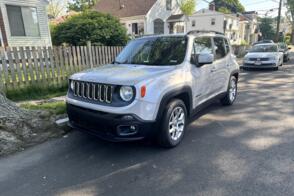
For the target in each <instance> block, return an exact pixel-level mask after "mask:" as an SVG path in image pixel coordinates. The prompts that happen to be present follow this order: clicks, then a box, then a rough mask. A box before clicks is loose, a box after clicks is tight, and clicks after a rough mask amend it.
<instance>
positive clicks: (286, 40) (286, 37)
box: [285, 35, 291, 45]
mask: <svg viewBox="0 0 294 196" xmlns="http://www.w3.org/2000/svg"><path fill="white" fill-rule="evenodd" d="M285 42H286V44H288V45H290V44H291V35H286V36H285Z"/></svg>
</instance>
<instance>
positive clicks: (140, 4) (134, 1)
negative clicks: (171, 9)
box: [94, 0, 157, 18]
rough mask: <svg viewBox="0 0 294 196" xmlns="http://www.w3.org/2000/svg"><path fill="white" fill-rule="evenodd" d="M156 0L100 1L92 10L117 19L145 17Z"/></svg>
mask: <svg viewBox="0 0 294 196" xmlns="http://www.w3.org/2000/svg"><path fill="white" fill-rule="evenodd" d="M156 1H157V0H100V1H99V2H98V3H97V4H96V5H95V6H94V9H95V10H96V11H98V12H102V13H109V14H111V15H114V16H117V17H119V18H124V17H131V16H140V15H146V14H147V13H148V11H149V10H150V9H151V8H152V6H153V5H154V3H155V2H156Z"/></svg>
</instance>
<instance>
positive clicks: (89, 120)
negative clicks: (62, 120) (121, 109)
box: [67, 104, 156, 142]
mask: <svg viewBox="0 0 294 196" xmlns="http://www.w3.org/2000/svg"><path fill="white" fill-rule="evenodd" d="M67 113H68V117H69V126H70V127H72V128H74V129H76V130H79V131H82V132H86V133H89V134H91V135H94V136H97V137H99V138H101V139H104V140H108V141H113V142H123V141H134V140H142V139H144V138H148V137H152V136H153V135H154V134H155V130H156V126H155V125H156V123H155V122H152V121H143V120H141V119H139V118H138V117H136V116H134V115H118V114H110V113H105V112H99V111H95V110H90V109H86V108H81V107H78V106H74V105H72V104H67ZM131 127H132V128H133V129H131Z"/></svg>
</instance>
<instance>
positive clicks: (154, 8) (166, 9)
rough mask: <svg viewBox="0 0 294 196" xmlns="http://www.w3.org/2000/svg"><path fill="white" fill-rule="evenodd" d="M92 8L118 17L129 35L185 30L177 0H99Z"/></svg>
mask: <svg viewBox="0 0 294 196" xmlns="http://www.w3.org/2000/svg"><path fill="white" fill-rule="evenodd" d="M94 9H95V10H96V11H98V12H102V13H109V14H111V15H113V16H116V17H118V18H119V19H120V21H121V23H122V24H123V25H124V26H125V27H126V28H127V32H128V34H130V35H141V34H168V33H170V32H173V33H181V32H184V31H185V26H184V21H183V17H182V16H183V15H181V10H180V8H179V5H178V4H177V0H100V1H99V2H98V3H97V4H96V5H95V7H94Z"/></svg>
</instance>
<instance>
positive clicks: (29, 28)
mask: <svg viewBox="0 0 294 196" xmlns="http://www.w3.org/2000/svg"><path fill="white" fill-rule="evenodd" d="M47 5H48V1H47V0H0V30H1V31H0V45H1V46H11V47H13V46H51V45H52V44H51V37H50V30H49V25H48V24H49V23H48V17H47V11H46V6H47Z"/></svg>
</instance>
